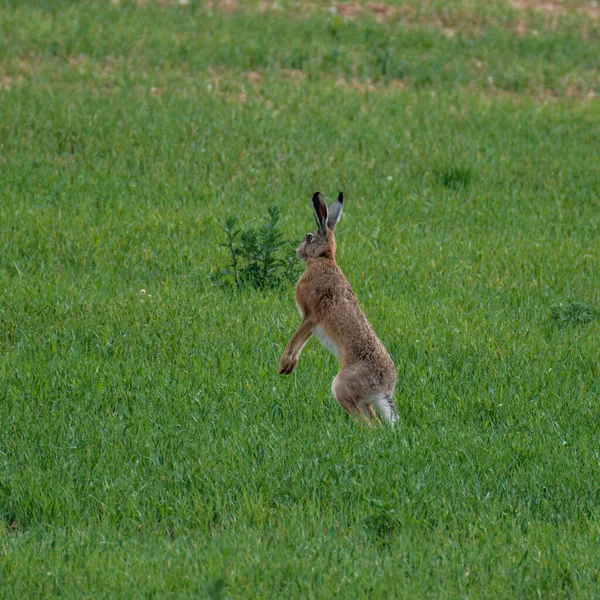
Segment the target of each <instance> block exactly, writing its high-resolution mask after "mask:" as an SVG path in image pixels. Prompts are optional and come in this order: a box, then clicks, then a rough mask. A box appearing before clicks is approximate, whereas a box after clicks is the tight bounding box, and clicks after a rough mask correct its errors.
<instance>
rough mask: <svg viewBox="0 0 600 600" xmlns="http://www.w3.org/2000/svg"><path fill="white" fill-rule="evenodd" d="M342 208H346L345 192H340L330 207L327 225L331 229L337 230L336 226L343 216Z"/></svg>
mask: <svg viewBox="0 0 600 600" xmlns="http://www.w3.org/2000/svg"><path fill="white" fill-rule="evenodd" d="M342 208H344V194H342V192H340V193H339V194H338V197H337V200H336V201H335V202H334V203H333V204H332V205H331V206H330V207H329V216H328V217H327V227H329V229H331V231H334V230H335V226H336V225H337V224H338V221H339V220H340V217H341V216H342Z"/></svg>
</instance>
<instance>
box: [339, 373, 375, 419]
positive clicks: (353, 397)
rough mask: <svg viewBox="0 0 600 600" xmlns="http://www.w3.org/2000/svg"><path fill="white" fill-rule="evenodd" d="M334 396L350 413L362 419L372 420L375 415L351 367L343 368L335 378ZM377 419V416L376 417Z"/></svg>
mask: <svg viewBox="0 0 600 600" xmlns="http://www.w3.org/2000/svg"><path fill="white" fill-rule="evenodd" d="M331 392H332V393H333V397H334V398H335V399H336V400H337V401H338V404H339V405H340V406H341V407H342V408H343V409H344V410H345V411H346V412H347V413H348V414H349V415H353V416H355V417H358V418H359V419H361V420H364V421H367V422H370V419H371V417H375V415H374V413H373V409H372V407H371V406H370V404H368V403H366V402H365V401H364V394H363V393H361V390H360V387H359V386H357V385H356V381H355V374H354V373H353V372H352V370H351V367H350V368H346V369H342V370H341V371H340V372H339V373H338V374H337V375H336V376H335V378H334V380H333V384H332V385H331ZM375 419H376V420H377V421H379V419H377V417H375Z"/></svg>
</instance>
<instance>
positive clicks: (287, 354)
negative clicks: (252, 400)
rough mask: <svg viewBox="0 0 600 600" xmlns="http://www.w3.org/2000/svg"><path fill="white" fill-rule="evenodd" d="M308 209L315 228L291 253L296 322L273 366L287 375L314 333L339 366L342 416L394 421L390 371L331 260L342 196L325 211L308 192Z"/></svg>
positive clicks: (336, 387)
mask: <svg viewBox="0 0 600 600" xmlns="http://www.w3.org/2000/svg"><path fill="white" fill-rule="evenodd" d="M312 203H313V209H314V213H315V218H316V219H317V226H318V229H317V230H316V231H314V232H312V233H307V234H306V235H305V236H304V239H303V240H302V241H301V242H300V245H299V246H298V248H297V249H296V253H297V254H298V257H299V258H300V259H302V260H303V261H306V263H307V266H306V270H305V271H304V274H303V275H302V276H301V277H300V279H299V280H298V283H297V284H296V304H297V305H298V309H299V310H300V314H301V316H302V322H301V323H300V326H299V327H298V329H297V331H296V333H295V334H294V335H293V336H292V339H291V340H290V341H289V342H288V345H287V346H286V348H285V350H284V351H283V355H282V356H281V360H280V362H279V373H280V374H285V375H288V374H290V373H291V372H292V371H293V370H294V369H295V368H296V365H297V364H298V357H299V356H300V352H301V351H302V348H303V347H304V345H305V344H306V342H307V341H308V340H309V338H310V336H311V335H312V334H313V333H314V334H315V336H316V337H317V338H318V339H319V341H320V342H321V343H322V344H323V345H324V346H325V347H326V348H327V349H328V350H330V351H331V352H332V353H333V354H334V355H335V357H336V358H337V359H338V361H339V362H340V366H341V368H340V371H339V373H338V374H337V375H336V377H335V379H334V380H333V384H332V386H331V391H332V392H333V395H334V397H335V399H336V400H337V401H338V402H339V404H340V405H341V407H342V408H343V409H344V410H345V411H346V412H347V413H348V414H352V415H356V416H358V417H360V418H362V419H364V420H366V421H369V420H371V419H375V420H376V421H377V422H379V419H378V418H377V416H376V415H375V413H374V412H373V407H375V408H376V409H377V411H378V412H379V414H380V415H381V416H382V418H383V419H384V420H385V421H387V422H389V423H391V424H392V425H393V424H394V422H395V421H397V420H398V416H397V412H396V407H395V405H394V402H393V400H392V396H393V394H394V389H395V387H396V378H397V375H396V367H395V366H394V363H393V362H392V359H391V358H390V355H389V354H388V353H387V350H386V349H385V347H384V345H383V344H382V343H381V342H380V341H379V339H378V338H377V336H376V335H375V332H374V331H373V328H372V327H371V325H370V324H369V322H368V321H367V318H366V317H365V315H364V313H363V312H362V310H361V308H360V306H359V304H358V300H357V299H356V296H355V295H354V292H353V291H352V288H351V287H350V284H349V283H348V280H347V279H346V277H345V276H344V274H343V273H342V271H341V269H340V268H339V267H338V266H337V264H336V262H335V248H336V245H335V237H334V234H333V233H334V231H335V226H336V225H337V223H338V221H339V220H340V217H341V216H342V208H343V203H344V196H343V194H342V193H341V192H340V194H339V196H338V198H337V200H336V201H335V202H334V203H333V204H332V205H331V207H330V208H329V211H328V210H327V205H326V204H325V200H324V199H323V196H322V195H321V193H320V192H317V193H315V194H314V196H313V199H312Z"/></svg>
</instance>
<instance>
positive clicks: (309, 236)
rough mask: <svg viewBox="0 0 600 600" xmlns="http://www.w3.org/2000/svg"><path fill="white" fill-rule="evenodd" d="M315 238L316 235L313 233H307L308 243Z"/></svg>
mask: <svg viewBox="0 0 600 600" xmlns="http://www.w3.org/2000/svg"><path fill="white" fill-rule="evenodd" d="M313 238H314V235H313V234H312V233H307V234H306V241H307V242H312V241H313Z"/></svg>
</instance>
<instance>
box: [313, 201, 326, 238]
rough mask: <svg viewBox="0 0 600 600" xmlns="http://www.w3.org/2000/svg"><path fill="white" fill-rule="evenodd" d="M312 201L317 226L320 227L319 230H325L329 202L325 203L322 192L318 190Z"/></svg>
mask: <svg viewBox="0 0 600 600" xmlns="http://www.w3.org/2000/svg"><path fill="white" fill-rule="evenodd" d="M312 202H313V210H314V211H315V219H316V220H317V226H318V227H319V231H321V232H324V231H326V230H327V204H325V200H324V199H323V196H322V195H321V192H316V193H315V194H314V196H313V199H312Z"/></svg>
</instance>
